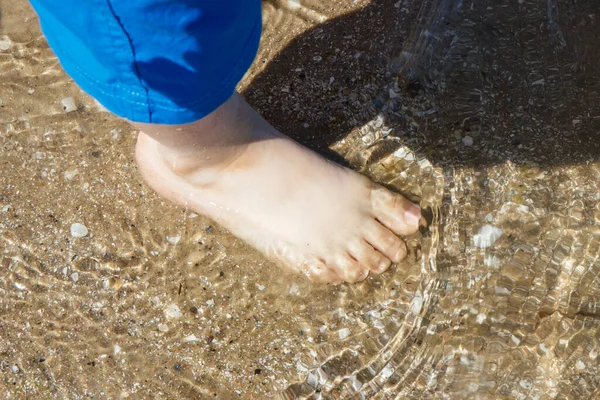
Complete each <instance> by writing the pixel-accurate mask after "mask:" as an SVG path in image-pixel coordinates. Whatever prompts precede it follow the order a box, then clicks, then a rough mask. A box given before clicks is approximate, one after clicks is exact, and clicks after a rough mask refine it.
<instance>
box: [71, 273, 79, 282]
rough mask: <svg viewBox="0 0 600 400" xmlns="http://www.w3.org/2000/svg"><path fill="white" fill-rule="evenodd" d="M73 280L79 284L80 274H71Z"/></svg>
mask: <svg viewBox="0 0 600 400" xmlns="http://www.w3.org/2000/svg"><path fill="white" fill-rule="evenodd" d="M71 279H72V280H73V282H77V281H78V280H79V273H77V272H73V273H72V274H71Z"/></svg>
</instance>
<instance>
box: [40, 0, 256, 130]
mask: <svg viewBox="0 0 600 400" xmlns="http://www.w3.org/2000/svg"><path fill="white" fill-rule="evenodd" d="M31 3H32V5H33V7H34V8H35V10H36V12H37V13H38V15H39V17H40V23H41V26H42V30H43V32H44V35H45V36H46V39H47V40H48V43H49V44H50V47H51V48H52V49H53V50H54V52H55V53H56V55H57V56H58V58H59V60H60V63H61V64H62V66H63V68H64V69H65V71H66V72H67V73H68V74H69V75H70V76H71V77H72V78H73V79H74V80H75V82H77V84H79V86H81V88H82V89H83V90H85V91H86V92H88V93H89V94H90V95H92V96H93V97H95V98H96V99H97V100H98V101H99V102H100V103H101V104H102V105H103V106H105V107H106V108H107V109H109V110H110V111H112V112H114V113H115V114H117V115H119V116H121V117H123V118H127V119H129V120H131V121H135V122H145V123H157V124H183V123H189V122H193V121H196V120H198V119H201V118H202V117H204V116H206V115H208V114H210V113H211V112H212V111H214V110H215V109H216V108H217V107H219V106H220V105H221V104H223V103H224V102H225V101H227V99H229V97H230V96H231V95H232V94H233V92H234V90H235V87H236V85H237V83H238V82H239V81H240V80H241V79H242V77H243V76H244V74H245V73H246V71H247V70H248V68H249V67H250V65H251V64H252V61H253V60H254V57H255V56H256V52H257V50H258V43H259V41H260V35H261V28H262V19H261V2H260V0H227V1H226V0H31Z"/></svg>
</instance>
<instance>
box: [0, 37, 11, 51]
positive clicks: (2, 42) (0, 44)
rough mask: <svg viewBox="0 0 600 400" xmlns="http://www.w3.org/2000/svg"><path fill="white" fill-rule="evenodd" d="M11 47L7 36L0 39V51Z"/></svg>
mask: <svg viewBox="0 0 600 400" xmlns="http://www.w3.org/2000/svg"><path fill="white" fill-rule="evenodd" d="M10 46H12V40H10V39H9V38H8V36H6V35H4V36H1V37H0V51H6V50H8V49H10Z"/></svg>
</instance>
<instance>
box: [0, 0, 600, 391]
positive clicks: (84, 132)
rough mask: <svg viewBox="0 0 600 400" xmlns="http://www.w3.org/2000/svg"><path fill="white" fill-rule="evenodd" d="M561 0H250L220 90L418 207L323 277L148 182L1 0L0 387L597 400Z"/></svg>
mask: <svg viewBox="0 0 600 400" xmlns="http://www.w3.org/2000/svg"><path fill="white" fill-rule="evenodd" d="M570 7H571V8H565V9H559V8H558V5H556V4H554V3H553V2H546V1H524V2H520V3H518V4H517V2H515V4H512V3H510V4H509V3H506V4H504V3H502V4H491V3H489V4H488V3H485V2H473V3H472V4H463V3H459V2H453V1H449V0H446V1H424V2H418V3H417V2H411V1H400V2H397V1H373V2H368V1H356V2H355V1H349V0H344V1H333V0H331V1H330V0H328V1H324V2H316V1H309V2H308V1H307V2H302V1H301V2H297V1H281V2H280V1H275V0H271V1H265V2H264V4H263V9H264V19H265V32H264V35H263V40H262V43H261V49H260V52H259V55H258V56H257V59H256V61H255V63H254V65H253V67H252V69H251V71H249V73H248V75H247V76H246V77H245V78H244V80H243V81H242V82H241V84H240V90H241V91H242V93H243V94H244V96H245V97H246V98H247V99H248V100H249V101H250V102H251V103H252V104H253V105H254V106H255V107H256V108H257V109H258V110H260V111H261V112H262V113H263V114H264V115H265V116H266V117H267V119H268V120H269V121H272V123H273V124H274V125H275V126H276V127H278V128H280V129H281V130H282V131H283V132H285V133H287V134H289V135H291V136H292V137H294V138H296V139H298V140H300V141H301V142H303V143H305V144H306V145H308V146H310V147H312V148H314V149H316V150H317V151H319V152H321V153H323V154H326V155H327V156H329V157H331V158H332V159H335V160H338V161H340V162H344V163H347V164H349V165H351V166H352V167H353V168H355V169H357V170H359V171H361V172H362V173H364V174H366V175H368V176H371V177H372V178H373V179H375V180H377V181H378V182H381V183H383V184H385V185H387V186H389V187H392V188H394V189H395V190H398V191H401V192H402V193H404V194H406V195H407V196H409V197H411V198H413V199H415V200H416V201H419V202H420V203H421V205H422V206H423V207H424V208H425V209H426V210H427V216H428V218H429V220H430V221H431V227H430V229H428V230H424V231H423V232H421V234H419V235H418V236H417V237H414V238H409V245H410V248H411V256H410V257H409V259H408V260H407V261H406V262H404V263H403V264H402V265H398V266H395V267H394V268H393V269H392V270H391V271H390V272H388V273H386V274H384V275H382V276H380V277H370V278H369V279H368V280H367V281H366V282H364V283H360V284H357V285H341V286H338V287H330V286H326V285H314V284H310V283H308V282H307V281H305V280H304V279H303V278H302V277H297V276H294V275H291V274H288V273H285V272H282V271H281V270H279V269H278V268H277V267H276V266H274V265H273V264H271V263H269V262H267V261H266V260H265V259H264V258H263V257H261V255H260V254H258V253H257V252H255V251H254V250H253V249H251V248H250V247H248V246H247V245H245V244H244V243H242V242H241V241H239V240H237V239H236V238H235V237H233V236H231V235H230V234H229V233H228V232H226V231H224V230H223V229H221V228H220V227H219V226H218V225H215V224H214V223H213V222H212V221H210V220H208V219H206V218H203V217H202V216H198V215H196V214H194V213H193V212H191V211H189V210H185V209H182V208H180V207H176V206H174V205H171V204H170V203H168V202H167V201H164V200H162V199H161V198H159V197H158V196H157V195H156V194H154V193H153V192H152V190H151V189H149V188H148V187H147V186H146V185H145V183H144V182H143V181H142V180H141V178H140V176H139V174H138V172H137V167H136V165H135V162H134V159H133V147H134V143H135V137H136V132H135V131H134V130H132V129H131V127H129V126H128V125H127V124H126V123H124V122H122V121H119V120H118V119H116V118H115V117H113V116H111V115H110V114H108V113H106V112H104V111H102V110H101V109H100V108H99V107H98V105H97V104H96V103H95V102H94V101H93V100H92V99H91V98H89V97H88V96H87V95H85V94H84V93H82V92H81V91H80V90H79V89H78V88H77V86H76V85H75V84H74V83H73V82H72V81H71V80H70V79H69V78H68V77H67V76H66V75H65V74H64V72H62V70H61V68H60V65H59V64H58V62H57V60H56V58H55V57H54V55H53V54H52V52H51V51H50V50H49V49H48V47H47V44H46V42H45V40H44V39H43V36H42V35H41V34H40V31H39V27H38V25H37V20H36V18H35V14H34V13H33V11H32V10H31V9H30V8H29V6H28V5H27V4H26V3H24V2H19V1H16V0H10V1H7V0H3V1H2V3H0V11H1V13H2V14H1V15H2V17H1V22H0V76H1V77H2V79H1V80H0V145H1V146H2V147H1V150H0V152H1V153H0V154H1V155H2V158H1V160H0V162H1V164H0V165H1V167H0V398H6V399H38V398H39V399H46V398H52V399H55V398H56V399H62V398H74V399H75V398H100V399H103V398H107V399H108V398H112V399H116V398H132V399H138V398H139V399H150V398H152V399H155V398H165V399H166V398H185V399H188V398H189V399H192V398H193V399H195V398H203V399H204V398H218V399H235V398H242V399H248V398H264V397H266V396H277V397H280V398H295V397H298V398H301V397H304V398H332V399H333V398H342V399H345V398H379V399H384V398H398V399H408V398H411V399H430V398H432V399H468V398H473V399H497V398H508V399H588V398H589V399H591V398H596V397H597V396H598V395H599V393H600V389H599V387H600V386H599V381H598V367H599V362H600V361H599V360H598V352H599V351H600V349H599V348H598V347H599V343H598V337H599V333H598V332H599V329H598V328H599V327H600V323H599V319H598V316H599V315H600V311H598V306H597V300H596V299H597V298H598V295H599V294H600V293H599V292H600V284H599V281H598V273H599V272H600V271H599V270H600V260H599V254H600V191H599V189H598V185H599V182H600V152H599V145H598V143H599V142H600V140H599V136H598V133H597V132H598V129H597V128H598V123H599V122H598V121H599V117H600V113H599V112H598V111H599V109H598V107H599V105H598V104H600V103H599V102H598V101H597V99H598V96H599V95H598V94H599V93H600V85H599V83H598V82H599V80H598V79H597V78H598V74H597V69H598V65H600V56H599V53H598V49H597V45H596V43H598V39H599V38H600V31H599V28H598V27H596V22H595V21H596V18H597V16H596V15H595V11H594V5H593V4H592V3H591V2H589V4H588V3H586V2H583V3H578V4H576V5H571V6H570ZM425 32H426V34H425ZM5 47H6V48H5ZM68 98H72V99H73V102H74V104H75V108H76V109H75V110H71V104H70V101H66V102H65V99H68ZM65 105H66V109H65ZM73 224H82V225H84V226H85V227H86V230H87V235H85V236H84V237H76V236H78V233H79V232H78V230H77V229H75V231H72V227H73ZM490 232H498V233H501V235H500V236H499V237H489V233H490ZM74 234H75V235H74ZM496 236H498V235H496ZM493 239H496V240H493ZM419 254H420V255H421V257H417V255H419ZM319 396H320V397H319Z"/></svg>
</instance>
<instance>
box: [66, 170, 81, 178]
mask: <svg viewBox="0 0 600 400" xmlns="http://www.w3.org/2000/svg"><path fill="white" fill-rule="evenodd" d="M78 173H79V171H78V170H77V169H70V170H68V171H65V174H64V177H65V179H66V180H68V181H70V180H71V179H73V178H74V177H75V175H77V174H78Z"/></svg>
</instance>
